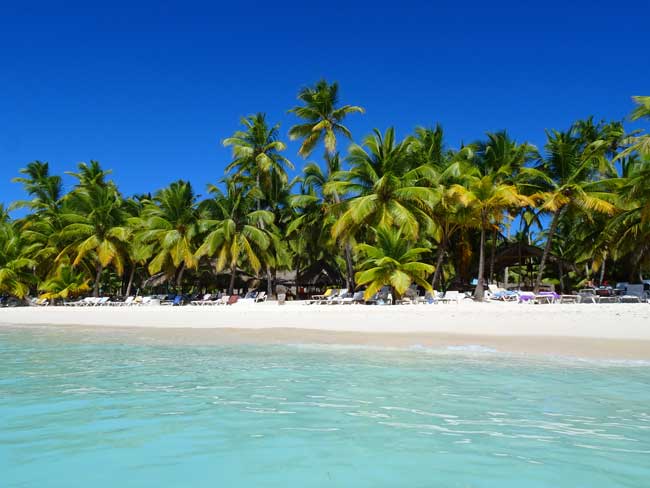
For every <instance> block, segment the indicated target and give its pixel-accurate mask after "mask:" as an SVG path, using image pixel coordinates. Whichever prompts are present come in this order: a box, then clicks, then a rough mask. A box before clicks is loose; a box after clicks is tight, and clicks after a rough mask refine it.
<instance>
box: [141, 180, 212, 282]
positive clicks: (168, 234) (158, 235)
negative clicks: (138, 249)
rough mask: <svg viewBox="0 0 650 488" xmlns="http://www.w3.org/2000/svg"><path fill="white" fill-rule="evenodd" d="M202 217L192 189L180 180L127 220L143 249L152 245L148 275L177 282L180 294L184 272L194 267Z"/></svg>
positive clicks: (157, 193) (156, 195)
mask: <svg viewBox="0 0 650 488" xmlns="http://www.w3.org/2000/svg"><path fill="white" fill-rule="evenodd" d="M200 222H201V216H200V214H199V211H198V209H197V197H196V195H195V194H194V190H193V189H192V185H191V184H190V183H189V182H187V181H183V180H178V181H175V182H173V183H171V184H170V185H169V186H168V187H166V188H163V189H162V190H159V191H158V192H156V194H155V195H154V197H153V199H152V200H151V201H149V202H146V203H145V204H144V208H143V210H142V213H141V216H140V217H139V218H137V217H136V218H131V219H129V223H130V224H131V225H132V226H134V227H135V228H136V229H137V231H136V235H135V239H137V240H138V241H140V242H141V243H142V244H144V245H153V254H152V258H151V260H150V261H149V265H148V270H149V273H151V274H155V273H158V272H161V271H162V272H164V273H165V274H166V276H167V277H168V278H171V277H174V276H175V278H176V280H175V282H176V287H177V289H178V290H179V291H181V290H182V284H183V274H184V272H185V270H186V269H188V268H189V269H193V268H195V267H196V265H197V259H196V257H195V256H194V253H195V251H196V239H197V236H198V234H199V224H200Z"/></svg>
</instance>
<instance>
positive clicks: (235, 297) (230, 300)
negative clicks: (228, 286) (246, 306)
mask: <svg viewBox="0 0 650 488" xmlns="http://www.w3.org/2000/svg"><path fill="white" fill-rule="evenodd" d="M238 301H239V295H230V297H229V298H228V301H227V302H226V305H234V304H235V303H237V302H238Z"/></svg>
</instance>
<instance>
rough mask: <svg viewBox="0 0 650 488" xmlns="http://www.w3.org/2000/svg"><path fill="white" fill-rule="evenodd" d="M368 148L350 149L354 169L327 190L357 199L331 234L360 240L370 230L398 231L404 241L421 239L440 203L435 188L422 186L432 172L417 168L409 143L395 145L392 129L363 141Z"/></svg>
mask: <svg viewBox="0 0 650 488" xmlns="http://www.w3.org/2000/svg"><path fill="white" fill-rule="evenodd" d="M364 146H365V147H366V149H364V147H362V146H358V145H356V144H353V145H352V146H351V147H350V151H349V155H348V157H347V161H348V163H349V165H350V170H349V171H346V172H345V173H344V174H343V177H342V178H339V179H337V180H336V181H332V182H331V183H329V184H328V186H327V187H326V189H327V190H329V191H337V192H339V193H349V194H351V195H353V196H352V198H350V199H349V200H348V201H347V202H345V206H344V211H343V212H342V214H341V216H340V217H339V219H338V220H337V222H336V223H335V224H334V226H333V227H332V235H333V236H334V237H335V238H339V237H342V236H349V235H356V234H357V233H358V231H359V229H360V228H362V227H363V226H367V225H372V226H375V227H379V226H385V227H390V226H396V227H399V228H401V229H402V232H403V234H404V236H405V237H407V238H411V239H417V238H418V236H419V234H420V229H421V228H422V227H424V228H425V229H426V228H428V227H430V225H431V217H430V215H431V211H432V208H433V205H434V204H435V202H436V200H437V199H438V196H437V195H436V193H435V192H434V191H433V190H432V189H431V188H427V187H425V186H423V185H422V184H421V180H422V178H423V175H425V174H429V173H430V171H429V169H428V168H427V167H426V165H420V166H416V165H414V163H413V160H412V158H410V157H409V153H408V141H401V142H396V141H395V131H394V129H393V128H392V127H391V128H389V129H387V130H386V132H385V133H384V134H382V133H381V132H379V130H377V129H375V130H374V131H373V135H371V136H368V137H366V138H365V139H364Z"/></svg>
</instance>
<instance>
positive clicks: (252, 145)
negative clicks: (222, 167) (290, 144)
mask: <svg viewBox="0 0 650 488" xmlns="http://www.w3.org/2000/svg"><path fill="white" fill-rule="evenodd" d="M241 123H242V125H243V126H244V130H239V131H236V132H235V133H234V134H233V135H232V136H231V137H228V138H226V139H224V140H223V145H224V146H226V147H232V153H233V161H232V162H231V163H230V164H229V165H228V166H227V167H226V172H228V173H232V174H233V175H234V176H235V177H242V176H243V177H248V178H252V179H254V180H255V182H256V186H257V188H258V189H259V190H260V191H261V192H262V194H261V196H262V197H263V196H264V195H265V194H266V193H267V191H268V190H269V189H270V188H271V186H272V185H273V182H274V180H276V181H277V180H279V182H280V183H282V184H286V183H287V181H288V177H287V168H288V169H293V164H292V163H291V161H289V160H288V159H287V158H286V157H284V156H282V154H280V153H281V152H282V151H284V150H285V149H286V146H285V144H284V143H283V142H282V141H280V140H279V137H278V130H279V128H280V124H276V125H274V126H271V127H269V125H268V123H267V122H266V115H265V114H263V113H258V114H255V115H249V116H248V117H244V118H242V120H241ZM260 205H261V200H258V208H259V206H260Z"/></svg>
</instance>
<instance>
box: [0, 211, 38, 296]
mask: <svg viewBox="0 0 650 488" xmlns="http://www.w3.org/2000/svg"><path fill="white" fill-rule="evenodd" d="M28 256H29V252H28V249H27V244H26V243H25V241H24V239H23V238H22V236H21V232H20V229H19V228H18V227H17V226H16V224H14V223H11V222H7V223H4V224H0V294H8V295H12V296H15V297H18V298H25V297H26V296H27V295H28V294H29V289H30V286H31V285H32V284H34V281H35V279H34V278H35V277H34V274H33V273H32V269H33V268H34V266H36V262H35V261H34V260H33V259H31V258H30V257H28Z"/></svg>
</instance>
